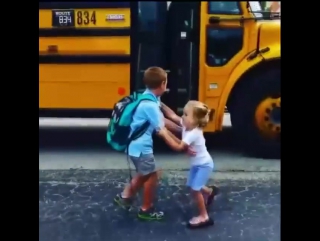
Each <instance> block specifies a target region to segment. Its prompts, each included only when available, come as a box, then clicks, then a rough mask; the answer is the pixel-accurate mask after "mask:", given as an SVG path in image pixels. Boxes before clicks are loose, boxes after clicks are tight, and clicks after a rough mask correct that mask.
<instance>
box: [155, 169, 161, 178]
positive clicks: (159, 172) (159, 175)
mask: <svg viewBox="0 0 320 241" xmlns="http://www.w3.org/2000/svg"><path fill="white" fill-rule="evenodd" d="M156 173H157V177H158V179H161V177H162V170H158V171H157V172H156Z"/></svg>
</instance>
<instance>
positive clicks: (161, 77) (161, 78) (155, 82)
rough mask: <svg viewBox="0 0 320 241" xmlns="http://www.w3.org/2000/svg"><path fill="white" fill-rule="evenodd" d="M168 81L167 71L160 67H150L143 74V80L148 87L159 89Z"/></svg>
mask: <svg viewBox="0 0 320 241" xmlns="http://www.w3.org/2000/svg"><path fill="white" fill-rule="evenodd" d="M166 81H167V73H166V71H165V70H164V69H162V68H160V67H150V68H148V69H147V70H146V71H145V72H144V75H143V82H144V84H145V85H146V86H147V88H148V89H157V88H159V87H160V86H161V85H162V83H163V82H166Z"/></svg>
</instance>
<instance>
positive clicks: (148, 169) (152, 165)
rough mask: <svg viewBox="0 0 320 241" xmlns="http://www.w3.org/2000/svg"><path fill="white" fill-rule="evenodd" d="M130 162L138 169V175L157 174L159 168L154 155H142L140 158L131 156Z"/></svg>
mask: <svg viewBox="0 0 320 241" xmlns="http://www.w3.org/2000/svg"><path fill="white" fill-rule="evenodd" d="M129 157H130V160H131V161H132V162H133V165H134V166H135V168H136V171H137V173H139V174H141V175H142V176H146V175H148V174H150V173H153V172H156V171H158V170H159V168H158V167H157V165H156V161H155V159H154V155H153V154H141V155H140V157H135V156H129Z"/></svg>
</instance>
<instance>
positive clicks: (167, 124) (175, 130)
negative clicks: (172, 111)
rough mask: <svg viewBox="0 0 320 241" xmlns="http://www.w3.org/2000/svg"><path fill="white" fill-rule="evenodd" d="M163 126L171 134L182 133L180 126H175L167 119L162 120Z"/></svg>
mask: <svg viewBox="0 0 320 241" xmlns="http://www.w3.org/2000/svg"><path fill="white" fill-rule="evenodd" d="M164 124H165V127H166V128H167V129H168V130H169V131H171V132H173V133H176V134H181V132H182V128H181V126H178V125H177V124H175V123H174V122H173V121H171V120H169V119H167V118H164Z"/></svg>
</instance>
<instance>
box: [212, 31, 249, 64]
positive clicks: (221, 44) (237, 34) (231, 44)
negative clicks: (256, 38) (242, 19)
mask: <svg viewBox="0 0 320 241" xmlns="http://www.w3.org/2000/svg"><path fill="white" fill-rule="evenodd" d="M242 46H243V28H240V27H239V28H215V27H208V28H207V50H206V56H207V64H208V66H212V67H213V66H215V67H218V66H223V65H226V64H227V63H228V62H229V61H230V60H231V59H232V58H233V57H234V56H235V55H236V54H237V53H239V52H240V51H241V49H242Z"/></svg>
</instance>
